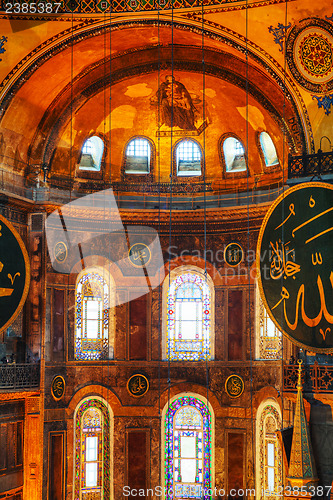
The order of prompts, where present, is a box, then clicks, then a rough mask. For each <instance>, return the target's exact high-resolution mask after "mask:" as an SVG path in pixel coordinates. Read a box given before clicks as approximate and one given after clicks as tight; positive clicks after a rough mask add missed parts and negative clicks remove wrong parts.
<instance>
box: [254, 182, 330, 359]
mask: <svg viewBox="0 0 333 500" xmlns="http://www.w3.org/2000/svg"><path fill="white" fill-rule="evenodd" d="M332 210H333V186H332V185H330V184H325V183H323V182H307V183H304V184H299V185H297V186H295V187H293V188H291V189H290V190H288V191H287V192H286V193H283V194H282V195H281V196H279V198H278V199H277V200H275V202H274V203H273V204H272V205H271V207H270V208H269V210H268V212H267V214H266V216H265V219H264V221H263V224H262V227H261V229H260V233H259V238H258V246H257V267H258V271H259V290H260V294H261V298H262V300H263V302H264V305H265V307H266V309H267V312H268V314H269V316H270V318H271V319H272V321H273V322H274V323H275V325H276V326H277V328H278V329H279V330H281V331H282V332H283V333H284V334H285V335H286V336H287V337H288V338H289V339H290V340H291V341H292V342H293V343H294V344H297V345H299V346H300V347H303V348H305V349H307V350H309V351H312V352H325V353H328V352H333V308H332V286H333V268H332V261H333V248H332V230H333V227H332ZM309 297H311V300H310V299H309Z"/></svg>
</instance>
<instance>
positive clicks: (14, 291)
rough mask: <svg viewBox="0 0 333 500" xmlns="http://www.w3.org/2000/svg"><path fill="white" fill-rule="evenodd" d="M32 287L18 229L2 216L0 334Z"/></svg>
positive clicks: (0, 228) (27, 258)
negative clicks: (30, 286)
mask: <svg viewBox="0 0 333 500" xmlns="http://www.w3.org/2000/svg"><path fill="white" fill-rule="evenodd" d="M29 284H30V263H29V257H28V253H27V250H26V248H25V246H24V243H23V241H22V239H21V236H20V235H19V234H18V232H17V231H16V229H15V228H14V227H13V226H12V224H11V223H10V222H9V221H7V220H6V219H5V218H4V217H2V216H1V215H0V332H2V331H3V330H5V329H6V328H8V326H9V325H10V324H11V323H12V322H13V321H14V319H15V318H16V316H17V315H18V314H19V312H20V311H21V309H22V307H23V304H24V302H25V299H26V298H27V295H28V290H29Z"/></svg>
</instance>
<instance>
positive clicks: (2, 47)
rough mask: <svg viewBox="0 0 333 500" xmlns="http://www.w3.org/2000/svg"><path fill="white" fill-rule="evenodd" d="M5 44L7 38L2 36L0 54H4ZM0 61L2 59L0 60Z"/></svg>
mask: <svg viewBox="0 0 333 500" xmlns="http://www.w3.org/2000/svg"><path fill="white" fill-rule="evenodd" d="M5 42H8V38H7V37H6V36H4V35H2V37H1V38H0V54H4V53H5V52H6V49H5V47H4V44H5ZM0 61H2V59H0Z"/></svg>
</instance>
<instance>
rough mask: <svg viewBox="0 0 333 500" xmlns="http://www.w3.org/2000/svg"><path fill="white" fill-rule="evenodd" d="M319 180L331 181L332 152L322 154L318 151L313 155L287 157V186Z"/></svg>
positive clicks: (332, 169)
mask: <svg viewBox="0 0 333 500" xmlns="http://www.w3.org/2000/svg"><path fill="white" fill-rule="evenodd" d="M321 178H322V179H323V180H326V181H328V182H332V181H333V152H331V151H329V152H328V153H323V152H322V151H321V149H319V150H318V152H317V153H315V154H304V155H301V156H291V155H290V156H289V159H288V184H292V183H294V182H303V181H305V180H306V181H308V180H310V181H311V180H314V181H315V180H319V179H321Z"/></svg>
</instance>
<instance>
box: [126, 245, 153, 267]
mask: <svg viewBox="0 0 333 500" xmlns="http://www.w3.org/2000/svg"><path fill="white" fill-rule="evenodd" d="M128 257H129V260H130V262H131V264H132V265H133V266H134V267H143V266H146V265H147V264H148V263H149V262H150V259H151V252H150V249H149V247H148V246H147V245H145V244H144V243H135V244H134V245H132V246H131V248H130V249H129V252H128Z"/></svg>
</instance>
